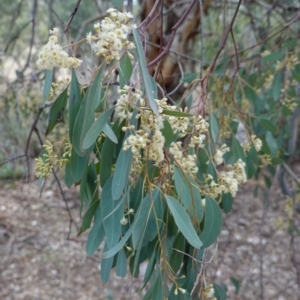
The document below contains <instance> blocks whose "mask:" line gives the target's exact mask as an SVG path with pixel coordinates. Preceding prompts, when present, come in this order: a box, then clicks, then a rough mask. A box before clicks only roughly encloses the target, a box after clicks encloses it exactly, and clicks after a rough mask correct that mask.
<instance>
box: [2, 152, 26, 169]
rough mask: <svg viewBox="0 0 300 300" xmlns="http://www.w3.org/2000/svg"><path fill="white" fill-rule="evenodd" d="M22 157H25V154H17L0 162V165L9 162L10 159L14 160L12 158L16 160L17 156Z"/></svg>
mask: <svg viewBox="0 0 300 300" xmlns="http://www.w3.org/2000/svg"><path fill="white" fill-rule="evenodd" d="M22 157H26V155H25V154H19V155H17V156H15V157H12V158H9V159H7V160H5V161H3V162H2V163H0V167H1V166H3V165H5V164H7V163H9V162H11V161H14V160H16V159H18V158H22Z"/></svg>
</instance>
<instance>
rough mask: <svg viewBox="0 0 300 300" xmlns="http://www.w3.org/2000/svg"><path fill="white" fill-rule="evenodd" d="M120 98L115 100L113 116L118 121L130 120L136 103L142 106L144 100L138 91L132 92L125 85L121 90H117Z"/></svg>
mask: <svg viewBox="0 0 300 300" xmlns="http://www.w3.org/2000/svg"><path fill="white" fill-rule="evenodd" d="M118 93H119V94H120V98H119V99H118V100H117V103H116V107H115V115H116V117H117V118H119V119H120V120H123V119H130V118H131V116H132V112H131V111H132V109H133V108H134V107H135V105H137V104H138V103H141V104H140V105H141V106H143V105H144V99H142V95H143V93H142V92H141V91H140V90H133V89H131V88H130V87H129V86H127V85H125V86H124V87H123V89H121V90H118Z"/></svg>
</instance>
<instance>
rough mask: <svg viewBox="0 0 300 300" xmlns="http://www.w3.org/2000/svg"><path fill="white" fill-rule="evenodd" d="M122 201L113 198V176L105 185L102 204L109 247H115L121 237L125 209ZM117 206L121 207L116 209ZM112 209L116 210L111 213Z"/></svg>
mask: <svg viewBox="0 0 300 300" xmlns="http://www.w3.org/2000/svg"><path fill="white" fill-rule="evenodd" d="M120 201H122V199H119V200H117V201H115V200H113V198H112V178H110V179H109V180H108V181H107V182H106V184H105V185H104V187H103V190H102V195H101V204H100V206H101V213H102V220H103V225H104V230H105V235H106V242H107V246H108V249H111V248H112V247H114V246H115V245H116V244H117V243H118V241H119V239H120V234H121V224H120V220H121V219H122V217H123V211H124V208H123V205H119V202H120ZM118 205H119V206H118ZM116 207H119V208H118V209H117V210H115V211H114V209H115V208H116ZM112 211H114V212H113V213H111V212H112Z"/></svg>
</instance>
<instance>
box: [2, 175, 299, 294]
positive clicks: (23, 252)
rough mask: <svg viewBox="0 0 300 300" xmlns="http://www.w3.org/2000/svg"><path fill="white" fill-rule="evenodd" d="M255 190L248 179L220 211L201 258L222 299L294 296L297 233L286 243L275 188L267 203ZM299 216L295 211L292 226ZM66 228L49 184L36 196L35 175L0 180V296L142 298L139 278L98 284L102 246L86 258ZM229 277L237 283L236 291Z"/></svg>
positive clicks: (74, 201)
mask: <svg viewBox="0 0 300 300" xmlns="http://www.w3.org/2000/svg"><path fill="white" fill-rule="evenodd" d="M253 188H254V186H253V184H250V185H246V186H243V187H242V188H241V190H240V192H239V195H238V197H237V198H236V200H235V203H234V208H233V211H232V212H231V213H230V214H228V215H227V216H226V217H225V224H224V229H223V231H222V234H221V236H220V238H219V242H218V251H217V252H215V251H214V250H215V248H211V249H208V250H207V252H206V256H205V258H206V260H209V259H210V258H211V257H212V260H211V262H210V263H209V264H206V276H207V278H208V279H212V280H215V281H216V282H217V283H219V284H226V285H227V288H228V299H249V300H252V299H253V300H255V299H266V300H271V299H272V300H273V299H280V300H284V299H286V300H297V299H300V289H299V286H298V285H297V280H298V279H297V270H298V272H299V271H300V234H298V235H295V236H294V238H293V239H294V240H293V247H292V246H291V235H290V234H288V233H287V231H286V230H279V229H278V226H277V225H276V224H277V223H278V220H285V219H286V217H287V216H286V213H285V211H284V205H285V202H284V200H283V197H282V195H281V194H280V192H279V191H278V188H276V186H275V187H274V188H273V189H272V190H271V192H270V193H269V195H268V197H267V198H268V203H269V204H268V203H267V204H268V205H265V204H264V203H266V202H264V196H263V192H262V191H261V192H260V194H259V195H260V196H259V197H257V198H255V197H254V196H253ZM65 191H66V197H67V199H68V203H69V205H70V207H71V208H72V209H71V212H72V215H73V218H74V220H75V221H76V222H77V223H78V224H80V218H79V215H78V211H79V204H78V203H79V200H78V196H77V193H76V191H75V190H68V189H65ZM277 200H278V205H275V204H276V201H277ZM299 218H300V214H297V215H296V216H295V223H296V225H297V226H298V228H300V226H299V224H300V220H299ZM68 231H69V217H68V213H67V211H66V209H65V208H64V202H63V201H62V199H61V196H60V193H59V191H58V189H57V187H56V186H55V185H53V186H48V187H47V188H46V189H45V190H44V192H43V195H42V196H41V197H40V196H39V186H38V185H37V182H36V181H34V182H30V183H29V184H28V183H24V182H21V181H15V182H1V183H0V272H1V273H0V276H1V277H0V299H3V300H8V299H12V300H14V299H28V300H29V299H39V300H48V299H70V300H73V299H74V300H75V299H76V300H77V299H86V300H87V299H91V300H94V299H95V300H96V299H141V298H142V296H141V295H140V294H139V293H138V292H137V287H138V286H139V284H140V280H141V279H133V278H131V277H127V278H118V277H116V276H115V275H114V274H112V275H111V279H110V282H109V283H108V284H106V285H104V286H103V285H102V284H101V282H100V278H99V271H98V264H99V256H100V252H99V253H97V254H95V255H94V256H93V257H91V258H87V257H86V255H85V240H86V236H87V235H86V234H84V235H83V236H81V237H80V238H76V229H75V228H74V227H73V229H72V232H71V239H70V240H69V241H67V240H66V238H67V235H68ZM293 249H294V250H295V251H296V252H295V255H294V262H292V261H291V257H293V255H292V254H293ZM214 253H215V254H214ZM213 254H214V255H213ZM231 277H234V278H235V279H236V280H237V281H238V282H239V286H240V288H239V292H238V294H237V295H236V294H235V288H234V285H233V283H232V281H231V280H230V278H231ZM261 291H263V294H262V292H261ZM156 300H160V299H156Z"/></svg>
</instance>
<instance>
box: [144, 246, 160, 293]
mask: <svg viewBox="0 0 300 300" xmlns="http://www.w3.org/2000/svg"><path fill="white" fill-rule="evenodd" d="M156 259H157V251H153V252H152V255H151V258H150V260H149V262H148V265H147V269H146V272H145V276H144V279H143V280H144V285H143V287H144V286H145V285H146V284H147V283H148V281H149V280H150V277H151V275H152V273H153V270H154V266H155V262H156Z"/></svg>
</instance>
